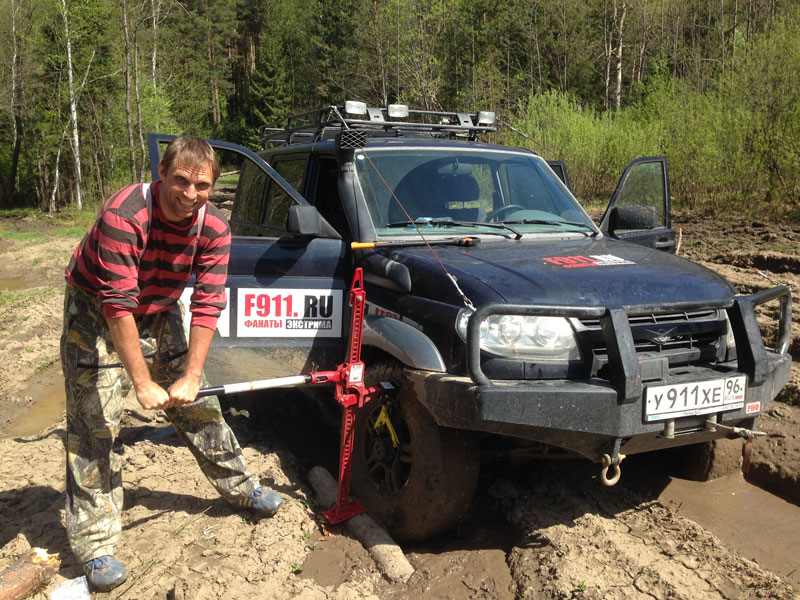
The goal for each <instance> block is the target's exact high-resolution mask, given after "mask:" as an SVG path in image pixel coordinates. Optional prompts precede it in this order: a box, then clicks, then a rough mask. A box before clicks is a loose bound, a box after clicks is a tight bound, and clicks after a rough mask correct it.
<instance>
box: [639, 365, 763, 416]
mask: <svg viewBox="0 0 800 600" xmlns="http://www.w3.org/2000/svg"><path fill="white" fill-rule="evenodd" d="M746 389H747V377H746V376H744V375H737V376H736V377H725V378H722V379H712V380H711V381H697V382H695V383H678V384H675V385H657V386H647V391H646V393H645V409H644V417H645V421H663V420H664V419H677V418H679V417H689V416H692V415H705V414H708V413H715V412H721V411H726V410H737V409H739V408H742V406H744V395H745V390H746Z"/></svg>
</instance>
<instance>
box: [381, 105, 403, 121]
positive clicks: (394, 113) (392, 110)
mask: <svg viewBox="0 0 800 600" xmlns="http://www.w3.org/2000/svg"><path fill="white" fill-rule="evenodd" d="M386 111H387V112H388V113H389V116H390V117H392V118H394V119H405V118H406V117H407V116H408V106H406V105H405V104H390V105H389V106H388V107H386Z"/></svg>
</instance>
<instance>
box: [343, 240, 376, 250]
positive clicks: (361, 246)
mask: <svg viewBox="0 0 800 600" xmlns="http://www.w3.org/2000/svg"><path fill="white" fill-rule="evenodd" d="M375 244H377V242H350V249H351V250H366V249H368V248H374V247H375Z"/></svg>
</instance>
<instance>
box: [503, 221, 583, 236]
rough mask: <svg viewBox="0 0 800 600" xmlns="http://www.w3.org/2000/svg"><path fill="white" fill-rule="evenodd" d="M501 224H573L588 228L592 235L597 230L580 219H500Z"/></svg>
mask: <svg viewBox="0 0 800 600" xmlns="http://www.w3.org/2000/svg"><path fill="white" fill-rule="evenodd" d="M500 222H501V223H503V224H506V225H507V224H509V223H511V224H512V225H573V226H575V227H583V228H584V229H590V230H591V231H592V236H591V237H594V236H596V235H597V231H595V230H594V229H593V228H592V227H591V226H589V225H587V224H586V223H583V222H581V221H556V220H553V219H520V220H519V221H500Z"/></svg>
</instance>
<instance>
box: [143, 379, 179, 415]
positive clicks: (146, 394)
mask: <svg viewBox="0 0 800 600" xmlns="http://www.w3.org/2000/svg"><path fill="white" fill-rule="evenodd" d="M134 389H135V390H136V399H137V400H138V401H139V404H141V406H142V408H143V409H145V410H159V409H163V408H170V402H171V401H170V397H169V394H168V393H167V390H165V389H164V388H162V387H161V386H160V385H158V384H157V383H156V382H155V381H153V380H152V379H151V380H150V381H145V382H143V383H141V384H139V385H137V386H135V387H134Z"/></svg>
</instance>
